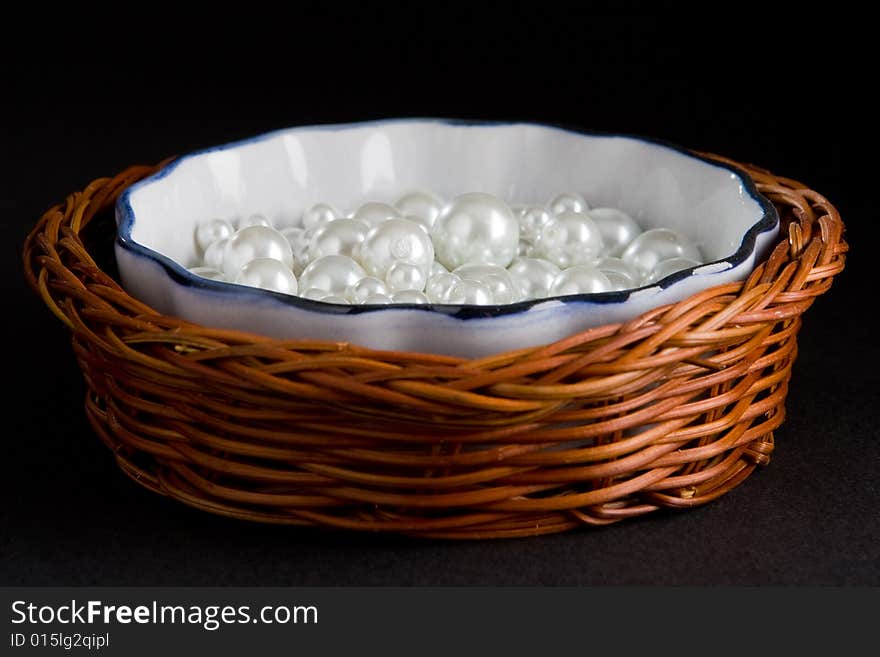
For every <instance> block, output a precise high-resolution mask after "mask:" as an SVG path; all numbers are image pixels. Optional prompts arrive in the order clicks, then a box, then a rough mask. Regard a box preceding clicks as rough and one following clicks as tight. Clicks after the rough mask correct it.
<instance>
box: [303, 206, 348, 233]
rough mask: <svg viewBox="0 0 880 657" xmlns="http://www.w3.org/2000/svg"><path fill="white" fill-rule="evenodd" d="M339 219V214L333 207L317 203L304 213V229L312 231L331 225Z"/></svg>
mask: <svg viewBox="0 0 880 657" xmlns="http://www.w3.org/2000/svg"><path fill="white" fill-rule="evenodd" d="M337 218H339V213H338V212H336V210H335V209H334V208H333V206H332V205H328V204H326V203H316V204H315V205H313V206H312V207H310V208H309V209H308V210H306V211H305V212H303V216H302V227H303V228H305V229H306V230H312V229H315V228H317V227H318V226H323V225H324V224H329V223H330V222H331V221H333V220H334V219H337Z"/></svg>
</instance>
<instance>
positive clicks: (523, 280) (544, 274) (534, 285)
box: [507, 258, 561, 299]
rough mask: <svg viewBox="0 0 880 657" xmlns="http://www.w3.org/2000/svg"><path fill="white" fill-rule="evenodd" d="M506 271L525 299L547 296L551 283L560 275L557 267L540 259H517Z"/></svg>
mask: <svg viewBox="0 0 880 657" xmlns="http://www.w3.org/2000/svg"><path fill="white" fill-rule="evenodd" d="M507 270H508V271H509V272H510V273H511V275H512V276H513V277H514V278H515V279H516V282H517V283H518V284H519V289H520V290H521V291H522V294H523V297H524V298H526V299H542V298H543V297H546V296H548V295H549V294H550V287H551V286H552V285H553V281H554V280H556V277H557V276H559V274H560V273H561V272H560V270H559V267H557V266H556V265H554V264H553V263H552V262H550V261H549V260H544V259H542V258H517V259H516V260H514V261H513V262H512V263H511V264H510V267H508V268H507Z"/></svg>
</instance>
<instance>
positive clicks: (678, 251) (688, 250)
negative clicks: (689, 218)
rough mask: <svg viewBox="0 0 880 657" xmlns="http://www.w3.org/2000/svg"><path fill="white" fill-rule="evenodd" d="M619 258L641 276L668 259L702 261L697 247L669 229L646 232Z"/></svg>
mask: <svg viewBox="0 0 880 657" xmlns="http://www.w3.org/2000/svg"><path fill="white" fill-rule="evenodd" d="M620 257H621V258H622V259H623V261H624V262H626V263H627V264H628V265H630V266H632V267H635V268H636V269H637V270H638V271H639V273H640V274H641V275H642V276H648V274H650V273H651V272H652V271H653V269H654V268H655V267H656V266H657V265H658V264H659V263H661V262H663V261H664V260H669V259H670V258H688V259H689V260H696V261H698V262H700V261H702V256H700V252H699V250H698V249H697V247H696V246H694V245H693V244H692V243H691V241H690V240H689V239H688V238H686V237H685V236H684V235H682V234H681V233H678V232H676V231H674V230H670V229H669V228H653V229H651V230H646V231H645V232H644V233H642V234H641V235H639V236H638V237H636V238H635V239H634V240H633V241H632V242H631V243H630V245H629V246H628V247H626V249H625V250H624V252H623V254H622V255H621V256H620Z"/></svg>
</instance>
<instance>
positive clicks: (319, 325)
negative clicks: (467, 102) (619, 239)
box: [116, 119, 779, 358]
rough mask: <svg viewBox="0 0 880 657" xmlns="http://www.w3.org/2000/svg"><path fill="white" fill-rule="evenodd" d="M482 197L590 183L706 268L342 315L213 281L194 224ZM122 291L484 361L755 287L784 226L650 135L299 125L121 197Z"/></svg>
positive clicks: (717, 167)
mask: <svg viewBox="0 0 880 657" xmlns="http://www.w3.org/2000/svg"><path fill="white" fill-rule="evenodd" d="M418 188H427V189H431V190H434V191H435V192H437V193H439V194H441V195H442V196H443V197H445V198H450V197H453V196H455V195H457V194H461V193H464V192H469V191H483V192H488V193H490V194H495V195H498V196H500V197H502V198H504V199H505V200H507V201H508V202H510V203H529V202H532V203H533V202H536V201H538V202H540V200H543V199H548V198H551V197H552V196H554V195H555V194H557V193H559V192H560V191H564V190H577V191H580V192H581V193H583V194H584V196H585V197H586V198H587V199H588V200H589V201H590V203H591V205H593V206H610V207H616V208H620V209H622V210H624V211H626V212H627V213H629V214H630V215H631V216H632V217H633V218H634V219H636V221H638V222H639V223H640V224H641V225H642V227H643V228H644V229H649V228H654V227H661V226H662V227H669V228H674V229H676V230H678V231H681V232H682V233H684V234H685V235H687V236H688V237H690V238H691V239H692V240H693V241H694V242H695V243H696V244H697V246H699V247H700V249H701V251H702V252H703V255H704V257H705V259H706V261H707V264H705V265H701V266H699V267H696V268H693V269H688V270H684V271H681V272H678V273H676V274H674V275H672V276H670V277H668V278H666V279H663V280H661V281H659V282H658V283H655V284H652V285H650V286H647V287H643V288H639V289H636V290H627V291H623V292H609V293H602V294H586V295H574V296H566V297H556V298H550V299H541V300H535V301H527V302H521V303H517V304H511V305H507V306H450V305H423V306H415V305H413V306H342V305H334V304H327V303H323V302H319V301H312V300H309V299H304V298H300V297H294V296H290V295H285V294H279V293H276V292H269V291H265V290H260V289H256V288H250V287H244V286H240V285H234V284H231V283H222V282H216V281H209V280H206V279H203V278H200V277H197V276H194V275H193V274H191V273H190V272H188V271H187V269H186V267H185V265H191V264H193V263H194V262H195V260H196V246H195V244H194V240H193V232H194V227H195V226H196V224H197V223H198V222H200V221H204V220H205V219H208V218H211V217H215V216H219V217H227V218H234V217H238V216H249V215H251V214H254V213H260V214H263V215H265V216H267V217H269V218H270V219H271V220H272V221H273V222H274V223H275V224H276V225H277V226H279V227H283V226H285V225H292V224H293V223H294V222H295V220H296V219H297V218H298V217H299V216H300V214H301V213H302V211H303V210H304V209H306V208H308V207H310V206H311V205H313V204H314V203H317V202H319V201H326V202H330V203H332V204H334V205H336V206H337V207H340V208H347V207H351V206H353V205H356V204H357V203H360V202H363V201H364V200H385V201H391V200H392V199H394V198H395V197H396V196H398V195H400V194H401V193H402V192H404V191H408V190H411V189H418ZM116 217H117V224H118V239H117V243H116V257H117V261H118V265H119V272H120V276H121V279H122V284H123V286H124V287H125V288H126V290H127V291H128V292H129V293H130V294H132V295H133V296H135V297H137V298H139V299H141V300H143V301H145V302H146V303H149V304H150V305H152V306H153V307H154V308H156V309H157V310H159V311H160V312H163V313H165V314H169V315H175V316H178V317H181V318H184V319H187V320H190V321H193V322H197V323H200V324H203V325H208V326H214V327H220V328H233V329H240V330H245V331H250V332H254V333H259V334H264V335H268V336H272V337H278V338H311V339H321V340H329V341H338V342H351V343H356V344H360V345H363V346H366V347H371V348H375V349H390V350H405V351H420V352H430V353H440V354H449V355H453V356H461V357H468V358H473V357H482V356H486V355H489V354H492V353H497V352H500V351H506V350H509V349H516V348H521V347H528V346H535V345H541V344H546V343H550V342H553V341H555V340H559V339H562V338H564V337H566V336H568V335H571V334H574V333H577V332H579V331H583V330H585V329H587V328H590V327H594V326H599V325H602V324H606V323H616V322H623V321H627V320H630V319H632V318H634V317H636V316H638V315H639V314H641V313H643V312H645V311H647V310H649V309H650V308H652V307H656V306H658V305H661V304H667V303H672V302H677V301H680V300H682V299H684V298H686V297H688V296H690V295H692V294H694V293H696V292H698V291H700V290H703V289H705V288H708V287H711V286H714V285H719V284H722V283H728V282H731V281H738V280H743V279H745V278H746V277H747V276H748V274H749V272H750V271H751V270H752V268H753V266H754V264H755V261H756V259H760V258H762V257H763V256H764V255H765V254H766V251H767V249H768V247H770V246H771V245H772V244H773V242H774V240H775V237H776V234H777V232H778V223H779V222H778V217H777V216H776V212H775V210H774V208H773V206H772V205H771V204H770V203H769V202H768V201H767V200H766V199H765V198H764V197H763V196H761V195H760V194H759V193H758V192H757V190H756V189H755V187H754V185H753V183H752V181H751V180H750V179H749V178H748V176H746V175H745V174H744V173H742V172H741V171H739V170H737V169H735V168H733V167H730V166H726V165H723V164H718V163H717V162H712V161H709V160H706V159H703V158H701V157H698V156H695V155H693V154H691V153H689V152H687V151H685V150H683V149H681V148H678V147H675V146H672V145H670V144H665V143H661V142H658V141H654V140H651V139H645V138H640V137H632V136H625V135H605V134H592V133H585V132H580V131H576V130H570V129H564V128H559V127H555V126H550V125H538V124H530V123H474V122H464V121H446V120H433V119H424V120H422V119H418V120H417V119H412V120H411V119H406V120H389V121H379V122H369V123H355V124H348V125H332V126H310V127H298V128H291V129H287V130H281V131H278V132H272V133H269V134H266V135H261V136H258V137H255V138H253V139H248V140H245V141H241V142H237V143H232V144H227V145H223V146H219V147H216V148H211V149H208V150H205V151H201V152H197V153H194V154H191V155H187V156H185V157H181V158H179V159H177V160H176V161H174V162H172V163H171V164H169V165H168V166H166V167H165V168H163V169H162V170H160V171H159V172H158V173H156V174H155V175H153V176H151V177H150V178H147V179H145V180H143V181H141V182H139V183H138V184H136V185H133V186H132V187H131V188H129V189H128V190H126V192H125V193H124V194H123V195H122V196H121V197H120V199H119V201H118V203H117V207H116Z"/></svg>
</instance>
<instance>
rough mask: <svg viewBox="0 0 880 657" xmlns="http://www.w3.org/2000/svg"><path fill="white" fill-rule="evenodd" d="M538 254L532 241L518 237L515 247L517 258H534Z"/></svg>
mask: <svg viewBox="0 0 880 657" xmlns="http://www.w3.org/2000/svg"><path fill="white" fill-rule="evenodd" d="M537 255H538V250H537V249H536V248H535V244H534V242H529V241H528V240H524V239H520V241H519V246H517V249H516V257H517V258H534V257H535V256H537Z"/></svg>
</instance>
